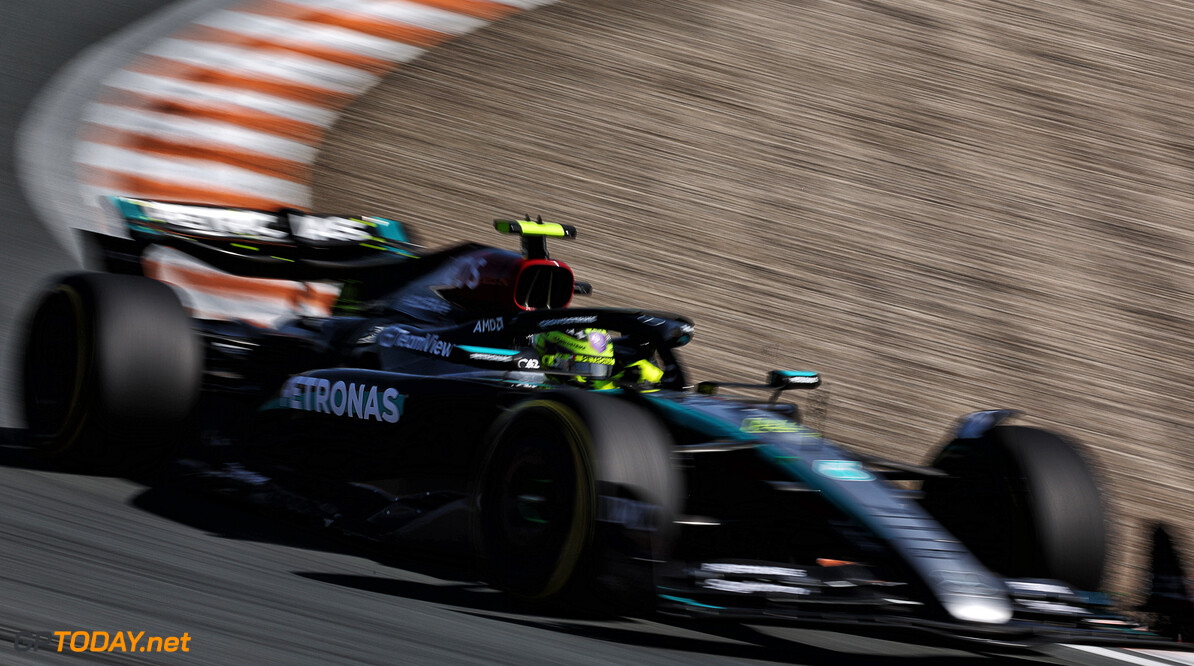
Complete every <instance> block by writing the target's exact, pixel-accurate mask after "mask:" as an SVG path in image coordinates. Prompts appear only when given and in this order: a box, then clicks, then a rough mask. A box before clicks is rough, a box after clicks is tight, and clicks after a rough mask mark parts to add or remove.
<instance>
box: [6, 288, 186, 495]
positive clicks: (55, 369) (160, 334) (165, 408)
mask: <svg viewBox="0 0 1194 666" xmlns="http://www.w3.org/2000/svg"><path fill="white" fill-rule="evenodd" d="M201 365H202V357H201V349H200V347H199V343H198V340H197V339H196V337H195V334H194V332H193V330H192V328H191V319H190V317H189V316H188V315H187V313H186V311H185V310H184V309H183V307H182V305H181V303H180V302H179V300H178V297H177V296H176V295H175V294H174V292H173V291H172V290H171V289H170V288H169V287H167V286H166V285H165V284H162V283H161V282H157V281H155V280H151V279H148V278H144V277H140V276H129V275H111V274H106V273H77V274H73V275H68V276H66V277H64V278H62V279H61V280H59V281H58V282H57V283H55V284H54V285H52V286H51V287H50V288H49V289H48V290H47V291H46V292H45V293H44V295H43V296H42V299H41V301H40V302H39V303H38V304H37V306H36V308H35V309H34V312H33V316H32V318H31V319H30V321H29V326H28V329H27V331H26V338H25V341H24V367H23V389H24V391H23V392H24V408H25V421H26V426H27V428H28V431H29V435H30V440H31V441H32V443H33V444H34V446H36V447H37V449H38V450H39V451H40V452H41V453H43V454H45V455H46V456H48V457H50V458H52V459H53V460H55V461H57V462H59V463H61V464H63V465H66V466H69V467H72V468H76V469H80V470H86V471H94V472H116V471H130V470H133V469H137V468H141V467H144V466H145V465H147V464H150V463H151V462H153V461H154V460H156V459H158V458H160V456H161V454H162V452H163V449H164V448H165V447H166V446H168V444H169V443H170V442H169V441H168V440H169V439H170V438H171V437H172V436H173V435H175V434H176V433H175V432H174V428H175V427H176V426H178V425H179V424H181V423H182V422H183V421H184V420H185V419H186V418H187V416H188V415H189V414H190V412H191V409H192V407H193V406H194V403H195V400H196V399H197V397H198V393H199V381H200V372H201ZM164 440H167V441H164Z"/></svg>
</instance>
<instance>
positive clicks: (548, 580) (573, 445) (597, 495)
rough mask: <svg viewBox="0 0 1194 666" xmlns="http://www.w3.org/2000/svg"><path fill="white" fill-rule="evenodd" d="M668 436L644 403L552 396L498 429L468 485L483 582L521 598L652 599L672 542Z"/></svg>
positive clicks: (520, 408)
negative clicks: (657, 565)
mask: <svg viewBox="0 0 1194 666" xmlns="http://www.w3.org/2000/svg"><path fill="white" fill-rule="evenodd" d="M670 448H671V441H670V438H669V436H668V434H667V432H666V430H664V428H663V427H662V426H661V425H660V424H659V422H658V421H657V419H655V417H653V416H652V415H651V414H650V413H649V412H647V411H646V410H644V409H643V408H642V407H639V406H637V405H633V404H631V403H629V402H626V401H623V400H619V399H617V398H615V397H613V396H606V395H600V394H594V393H585V392H581V391H576V392H568V391H561V392H558V393H554V394H549V395H548V396H546V397H544V398H543V399H536V400H530V401H527V402H524V403H521V404H519V405H517V406H516V407H514V408H513V409H512V410H511V411H510V412H509V413H507V414H506V415H505V416H504V417H503V418H502V419H500V420H499V422H498V423H497V424H496V425H495V427H494V429H493V433H492V435H491V438H490V445H489V450H488V453H487V455H486V457H485V460H484V463H483V465H482V467H481V473H480V475H479V478H478V480H477V482H476V484H475V490H474V502H475V504H476V507H475V508H476V512H475V516H476V524H475V535H476V540H477V550H478V552H479V553H480V556H481V558H482V568H483V570H484V571H485V575H486V578H487V580H488V581H489V582H490V583H492V584H493V585H495V586H496V587H499V588H501V589H503V590H505V591H507V592H509V593H511V594H513V595H514V596H516V597H519V598H522V599H525V600H530V601H549V600H561V599H569V600H581V599H585V600H588V599H592V598H598V599H601V600H603V601H605V602H608V603H606V604H605V605H607V606H608V605H614V606H618V607H621V608H626V607H629V606H638V605H641V604H642V603H643V602H649V601H650V600H651V599H653V598H654V593H655V592H654V576H653V572H652V570H651V569H650V567H651V564H650V563H651V562H659V561H662V560H664V559H665V558H666V557H667V555H668V554H670V549H671V545H672V542H673V540H674V520H675V516H676V514H677V513H678V512H679V510H680V501H681V486H680V479H679V474H678V472H677V471H676V470H675V469H673V467H672V465H671V460H670Z"/></svg>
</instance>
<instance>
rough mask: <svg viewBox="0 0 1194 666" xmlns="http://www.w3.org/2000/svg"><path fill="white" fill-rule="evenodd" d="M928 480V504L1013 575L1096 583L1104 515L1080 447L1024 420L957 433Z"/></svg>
mask: <svg viewBox="0 0 1194 666" xmlns="http://www.w3.org/2000/svg"><path fill="white" fill-rule="evenodd" d="M932 466H933V467H936V468H938V469H941V470H943V471H945V472H948V473H949V477H947V478H931V479H929V480H927V481H925V483H924V488H923V490H924V500H923V502H924V506H925V508H926V509H927V510H928V511H929V513H931V514H932V515H933V516H934V517H936V518H937V520H938V521H940V522H941V524H942V525H943V526H944V527H945V528H946V529H948V530H949V531H950V532H952V533H953V534H954V536H956V537H957V538H958V539H959V540H961V541H962V543H963V544H965V545H966V547H967V548H969V549H970V550H971V552H973V553H974V554H975V556H976V557H978V558H979V560H981V561H982V562H983V564H985V565H986V566H987V567H989V568H990V569H992V570H993V571H995V572H997V573H999V574H1002V575H1004V576H1008V577H1016V578H1052V579H1057V580H1062V581H1065V582H1068V583H1070V584H1071V585H1074V586H1076V587H1078V588H1080V589H1086V590H1094V589H1097V588H1098V585H1099V582H1100V581H1101V580H1102V577H1103V569H1104V565H1105V561H1106V553H1107V533H1106V520H1105V517H1104V513H1103V505H1102V500H1101V497H1100V494H1099V489H1098V486H1097V485H1096V483H1095V479H1094V474H1093V473H1092V472H1091V469H1090V467H1089V466H1088V465H1087V463H1086V461H1085V460H1083V458H1082V456H1081V455H1080V454H1079V452H1078V449H1077V446H1076V445H1075V444H1073V443H1072V442H1070V441H1068V440H1066V439H1064V438H1062V437H1061V436H1059V435H1057V434H1055V433H1052V432H1049V431H1047V430H1042V429H1039V428H1030V427H1023V426H997V427H995V428H992V429H990V430H989V431H987V432H986V433H984V434H983V435H982V436H981V437H977V438H968V439H955V440H953V441H952V442H950V443H949V444H948V445H946V446H945V447H944V448H943V449H942V450H941V451H940V452H939V453H938V454H937V456H936V457H935V459H934V460H933V462H932Z"/></svg>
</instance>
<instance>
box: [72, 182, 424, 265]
mask: <svg viewBox="0 0 1194 666" xmlns="http://www.w3.org/2000/svg"><path fill="white" fill-rule="evenodd" d="M105 203H106V204H108V207H109V208H111V209H113V210H114V211H115V213H116V214H117V215H118V216H119V217H120V218H121V220H123V222H124V225H125V227H126V228H127V229H128V232H129V238H127V239H126V238H119V237H116V236H107V235H103V234H97V233H93V232H84V234H85V236H86V237H87V240H88V241H90V242H91V243H93V244H94V245H95V246H98V248H99V250H100V252H101V260H102V264H103V268H104V269H105V270H108V271H110V272H116V273H140V272H141V269H140V264H141V256H142V254H143V253H144V252H145V249H146V248H148V247H150V246H154V245H157V246H165V247H172V248H175V249H177V250H181V251H182V252H185V253H186V254H188V255H191V256H192V257H194V258H196V259H199V260H200V261H203V262H205V263H207V264H210V265H211V266H213V267H215V268H217V269H219V270H221V271H224V272H227V273H231V274H234V275H241V276H245V277H254V278H276V279H284V280H315V279H349V278H356V279H361V278H364V277H366V276H367V275H368V274H369V273H371V272H373V271H376V270H385V269H387V268H390V267H393V266H394V265H395V264H399V263H404V262H406V261H408V260H410V259H412V258H417V257H418V256H419V254H418V253H417V252H416V251H415V248H416V246H415V245H414V244H412V243H411V242H410V237H409V235H408V234H407V231H406V228H405V227H404V226H403V224H402V223H401V222H398V221H396V220H390V219H386V218H382V217H369V216H360V217H346V216H336V215H315V214H310V213H305V212H302V211H299V210H293V209H282V210H276V211H264V210H254V209H247V208H228V207H223V206H209V205H203V204H193V203H175V202H166V201H153V200H149V199H138V198H131V197H120V196H112V197H105Z"/></svg>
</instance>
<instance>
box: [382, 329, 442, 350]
mask: <svg viewBox="0 0 1194 666" xmlns="http://www.w3.org/2000/svg"><path fill="white" fill-rule="evenodd" d="M377 344H379V345H381V346H382V347H400V348H402V349H410V350H413V351H417V352H423V353H424V354H431V355H432V356H447V355H449V354H451V353H452V347H453V346H454V345H452V343H450V342H444V341H443V340H440V339H439V336H438V335H436V334H435V333H428V334H426V335H417V334H415V333H411V332H410V331H408V330H406V329H405V328H402V327H401V326H391V327H389V328H387V329H385V330H383V331H382V332H381V333H379V334H378V336H377Z"/></svg>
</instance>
